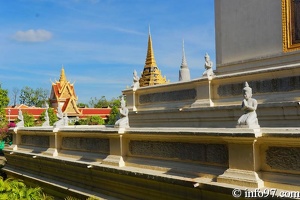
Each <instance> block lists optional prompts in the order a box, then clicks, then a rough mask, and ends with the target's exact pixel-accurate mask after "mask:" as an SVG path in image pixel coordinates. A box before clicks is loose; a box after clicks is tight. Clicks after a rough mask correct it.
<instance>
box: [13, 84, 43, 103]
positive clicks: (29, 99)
mask: <svg viewBox="0 0 300 200" xmlns="http://www.w3.org/2000/svg"><path fill="white" fill-rule="evenodd" d="M48 94H49V91H48V90H46V89H43V88H37V89H33V88H31V87H28V86H25V87H23V88H22V90H21V93H20V97H19V100H20V103H21V104H25V105H27V106H36V107H42V106H43V104H44V103H45V101H47V100H48V99H49V95H48Z"/></svg>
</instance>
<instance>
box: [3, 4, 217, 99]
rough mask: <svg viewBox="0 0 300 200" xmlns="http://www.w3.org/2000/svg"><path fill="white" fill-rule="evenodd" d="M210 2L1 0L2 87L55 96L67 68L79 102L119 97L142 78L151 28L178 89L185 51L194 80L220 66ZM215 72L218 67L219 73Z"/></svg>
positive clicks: (166, 73)
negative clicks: (135, 77) (208, 66)
mask: <svg viewBox="0 0 300 200" xmlns="http://www.w3.org/2000/svg"><path fill="white" fill-rule="evenodd" d="M213 2H214V1H213V0H187V1H186V0H9V1H8V0H0V16H1V17H0V26H1V31H0V70H1V73H0V82H1V84H2V88H5V89H8V90H9V92H10V94H12V92H11V91H12V90H13V88H19V89H20V90H21V89H22V88H23V87H24V86H29V87H32V88H34V89H35V88H39V87H41V88H44V89H48V90H49V91H50V90H51V81H50V80H52V81H55V80H58V79H59V75H60V71H61V67H62V65H63V66H64V69H65V72H66V75H67V79H68V80H69V81H71V82H72V83H73V82H75V91H76V94H77V96H78V98H79V100H78V101H79V102H83V103H88V101H89V99H90V98H91V97H97V98H100V97H101V96H106V98H107V99H111V98H112V97H118V96H119V95H121V93H122V90H124V89H125V88H126V87H127V86H130V85H131V84H132V73H133V70H136V71H137V72H138V74H140V72H141V71H142V70H143V68H144V64H145V59H146V53H147V40H148V27H149V25H150V27H151V36H152V41H153V48H154V54H155V59H156V63H157V65H158V67H159V68H160V70H161V71H162V75H163V76H166V77H167V79H168V80H170V82H176V81H178V71H179V68H180V64H181V59H182V39H184V43H185V52H186V58H187V63H188V66H189V68H190V72H191V78H192V79H196V78H199V77H200V76H201V75H202V73H203V71H204V55H205V53H206V52H208V54H209V55H210V56H211V59H212V61H213V62H214V63H215V30H214V5H213ZM214 69H215V66H214Z"/></svg>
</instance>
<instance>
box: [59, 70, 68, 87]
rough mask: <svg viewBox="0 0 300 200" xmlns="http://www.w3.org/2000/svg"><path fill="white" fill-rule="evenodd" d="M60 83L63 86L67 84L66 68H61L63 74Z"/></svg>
mask: <svg viewBox="0 0 300 200" xmlns="http://www.w3.org/2000/svg"><path fill="white" fill-rule="evenodd" d="M59 82H60V83H61V84H64V83H65V82H67V77H66V75H65V69H64V66H62V67H61V73H60V77H59Z"/></svg>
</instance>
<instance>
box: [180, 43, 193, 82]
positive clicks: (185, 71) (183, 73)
mask: <svg viewBox="0 0 300 200" xmlns="http://www.w3.org/2000/svg"><path fill="white" fill-rule="evenodd" d="M189 80H191V75H190V70H189V68H188V65H187V62H186V58H185V51H184V40H182V62H181V66H180V70H179V81H189Z"/></svg>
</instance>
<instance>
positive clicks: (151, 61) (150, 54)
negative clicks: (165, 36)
mask: <svg viewBox="0 0 300 200" xmlns="http://www.w3.org/2000/svg"><path fill="white" fill-rule="evenodd" d="M145 67H157V65H156V61H155V57H154V51H153V47H152V38H151V33H150V25H149V37H148V51H147V57H146V62H145Z"/></svg>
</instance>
